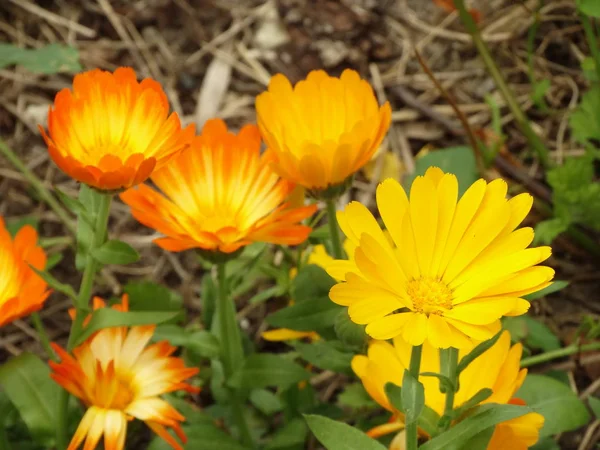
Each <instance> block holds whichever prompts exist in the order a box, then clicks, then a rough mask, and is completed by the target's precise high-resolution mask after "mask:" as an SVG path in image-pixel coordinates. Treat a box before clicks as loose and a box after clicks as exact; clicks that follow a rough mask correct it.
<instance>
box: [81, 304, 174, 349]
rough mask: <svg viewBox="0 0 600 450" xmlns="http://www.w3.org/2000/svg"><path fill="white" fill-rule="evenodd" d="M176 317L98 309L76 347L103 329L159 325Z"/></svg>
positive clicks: (145, 312)
mask: <svg viewBox="0 0 600 450" xmlns="http://www.w3.org/2000/svg"><path fill="white" fill-rule="evenodd" d="M175 316H177V312H173V311H143V312H142V311H129V312H122V311H117V310H114V309H112V308H101V309H97V310H96V311H94V312H93V313H92V317H91V318H90V321H89V323H88V324H87V326H86V327H85V328H84V329H83V331H82V332H81V334H80V335H79V336H77V341H76V344H75V345H76V346H77V345H80V344H81V343H83V342H84V341H85V340H86V339H87V338H89V337H90V336H91V335H92V334H94V333H95V332H96V331H100V330H101V329H103V328H111V327H129V326H140V325H152V324H159V323H163V322H167V321H169V320H171V319H173V318H174V317H175Z"/></svg>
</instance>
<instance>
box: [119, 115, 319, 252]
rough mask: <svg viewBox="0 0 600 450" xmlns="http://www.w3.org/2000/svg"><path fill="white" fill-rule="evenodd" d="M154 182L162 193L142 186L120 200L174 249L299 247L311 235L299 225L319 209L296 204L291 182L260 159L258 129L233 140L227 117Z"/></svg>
mask: <svg viewBox="0 0 600 450" xmlns="http://www.w3.org/2000/svg"><path fill="white" fill-rule="evenodd" d="M152 181H153V182H154V184H156V185H157V186H158V187H159V188H160V189H161V190H162V192H163V193H164V195H163V194H160V193H158V192H156V191H155V190H153V189H151V188H150V187H148V186H145V185H142V186H140V187H139V188H138V189H131V190H129V191H126V192H124V193H123V194H121V199H122V200H123V201H124V202H125V203H126V204H128V205H129V206H130V207H131V211H132V214H133V216H134V217H135V218H136V219H137V220H138V221H140V222H141V223H142V224H144V225H146V226H148V227H151V228H154V229H156V230H157V231H159V232H161V233H163V234H165V235H166V236H167V237H163V238H159V239H156V240H155V241H154V242H155V243H156V244H157V245H159V246H160V247H162V248H164V249H165V250H169V251H174V252H177V251H182V250H186V249H189V248H195V247H196V248H201V249H205V250H210V251H219V252H222V253H232V252H234V251H236V250H238V249H239V248H240V247H242V246H245V245H248V244H250V243H252V242H257V241H262V242H271V243H276V244H288V245H295V244H299V243H301V242H303V241H304V240H305V239H306V238H307V237H308V234H309V233H310V230H311V229H310V227H307V226H304V225H301V224H300V221H302V220H303V219H305V218H307V217H309V216H310V215H312V214H313V213H314V211H315V210H316V206H314V205H313V206H305V207H300V208H293V207H291V205H290V204H289V202H288V196H289V195H290V193H291V192H292V190H293V188H294V185H293V184H292V183H290V182H289V181H285V180H281V179H280V178H279V177H278V176H277V174H276V173H275V172H273V171H272V169H271V168H270V165H269V158H268V157H267V156H266V155H261V154H260V135H259V133H258V129H257V128H256V127H255V126H253V125H246V126H245V127H244V128H242V130H241V131H240V132H239V134H238V135H234V134H232V133H228V132H227V126H226V125H225V123H224V122H223V121H222V120H219V119H213V120H209V121H208V122H206V124H205V125H204V129H203V130H202V135H201V136H198V137H197V138H196V139H195V140H194V141H193V142H192V145H191V147H190V148H189V149H187V150H185V151H184V152H183V153H182V154H181V155H180V156H178V157H177V158H176V159H174V160H173V161H172V162H171V163H170V164H169V165H168V166H166V167H165V168H163V169H161V170H159V171H157V172H155V173H154V174H153V175H152Z"/></svg>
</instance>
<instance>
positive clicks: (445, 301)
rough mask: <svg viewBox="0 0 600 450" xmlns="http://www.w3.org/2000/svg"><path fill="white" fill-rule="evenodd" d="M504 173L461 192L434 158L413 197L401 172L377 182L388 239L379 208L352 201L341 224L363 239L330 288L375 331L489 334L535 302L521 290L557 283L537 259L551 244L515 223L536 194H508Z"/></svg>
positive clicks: (446, 340)
mask: <svg viewBox="0 0 600 450" xmlns="http://www.w3.org/2000/svg"><path fill="white" fill-rule="evenodd" d="M506 193H507V185H506V182H504V181H503V180H500V179H498V180H494V181H492V182H490V183H486V182H485V181H484V180H479V181H477V182H475V183H474V184H473V185H472V186H471V187H470V188H469V189H468V190H467V191H466V192H465V194H464V195H463V196H462V197H461V198H460V200H459V201H458V203H457V199H458V182H457V180H456V177H455V176H454V175H452V174H444V172H442V171H441V170H440V169H438V168H430V169H429V170H428V171H427V173H426V174H425V176H422V177H417V178H416V179H415V181H414V183H413V185H412V188H411V191H410V201H409V199H408V198H407V196H406V193H405V192H404V190H403V189H402V187H401V186H400V184H399V183H398V182H396V181H395V180H391V179H388V180H385V181H384V182H383V183H382V184H381V185H379V187H378V189H377V205H378V208H379V213H380V214H381V218H382V219H383V222H384V223H385V225H386V227H387V230H388V231H389V233H390V235H391V237H392V240H393V242H394V244H395V245H394V244H390V242H389V240H388V239H386V237H385V236H384V234H383V232H382V231H381V228H380V227H379V225H378V223H377V221H376V220H375V218H374V217H373V215H372V214H371V213H370V212H369V211H368V210H367V208H366V207H364V206H363V205H361V204H359V203H357V202H352V203H350V204H349V205H348V206H347V207H346V209H345V210H344V211H340V212H338V220H339V223H340V227H341V228H342V230H343V231H344V233H345V234H346V236H348V239H350V240H351V241H352V242H353V243H354V244H355V245H356V246H357V248H356V250H355V251H354V262H351V261H336V263H335V264H333V265H331V266H330V267H329V268H328V272H329V274H330V275H332V276H333V277H334V278H338V279H344V280H345V282H343V283H340V284H337V285H335V286H334V287H333V288H332V289H331V292H330V298H331V300H333V301H334V302H335V303H337V304H340V305H344V306H349V310H348V313H349V315H350V318H351V319H352V320H353V321H354V322H356V323H359V324H367V328H366V332H367V333H368V334H369V335H370V336H372V337H373V338H375V339H390V338H393V337H395V336H398V335H402V336H403V338H404V339H405V340H406V341H408V342H409V343H410V344H412V345H420V344H422V343H423V342H424V341H426V340H428V341H429V342H430V343H431V345H433V346H434V347H437V348H447V347H455V348H463V347H468V346H470V345H471V344H472V342H473V341H483V340H486V339H489V338H491V337H492V336H493V335H494V334H496V333H497V332H498V331H499V330H500V321H499V319H500V318H501V317H502V316H515V315H521V314H523V313H525V312H526V311H527V309H528V308H529V302H528V301H526V300H524V299H523V298H522V296H523V295H525V294H528V293H531V292H535V291H537V290H539V289H542V288H544V287H546V286H548V285H549V284H550V280H551V279H552V278H553V276H554V270H552V269H551V268H549V267H543V266H536V264H538V263H540V262H542V261H544V260H545V259H547V258H548V257H549V256H550V252H551V251H550V247H536V248H527V246H528V245H529V244H531V242H532V240H533V230H532V229H531V228H521V229H516V228H517V227H518V225H519V224H520V223H521V222H522V221H523V219H524V218H525V216H526V215H527V213H528V212H529V210H530V209H531V206H532V202H533V199H532V197H531V196H530V195H529V194H520V195H517V196H516V197H514V198H512V199H510V200H506Z"/></svg>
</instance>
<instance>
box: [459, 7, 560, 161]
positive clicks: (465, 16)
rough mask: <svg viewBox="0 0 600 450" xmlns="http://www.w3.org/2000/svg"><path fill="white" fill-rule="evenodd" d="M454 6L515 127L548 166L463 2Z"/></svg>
mask: <svg viewBox="0 0 600 450" xmlns="http://www.w3.org/2000/svg"><path fill="white" fill-rule="evenodd" d="M454 5H455V6H456V9H457V10H458V14H459V16H460V19H461V21H462V22H463V24H464V26H465V28H466V29H467V31H468V33H469V34H470V35H471V38H472V39H473V44H474V45H475V48H476V49H477V51H478V52H479V56H481V59H482V60H483V63H484V64H485V66H486V68H487V70H488V72H489V74H490V75H491V77H492V78H493V79H494V81H495V82H496V86H498V89H499V90H500V93H501V94H502V97H504V101H505V102H506V104H507V105H508V108H509V109H510V111H511V113H512V115H513V116H514V118H515V121H516V122H517V125H518V126H519V129H520V130H521V133H523V134H524V135H525V138H527V141H528V142H529V145H530V146H531V148H532V149H533V150H534V151H535V153H536V154H537V156H538V158H539V159H540V162H541V163H542V165H544V166H545V167H548V166H549V164H550V158H549V155H548V149H547V148H546V146H545V145H544V143H543V142H542V140H541V139H540V137H539V136H538V135H537V134H535V132H534V131H533V128H531V125H530V124H529V120H528V119H527V116H525V113H524V112H523V110H522V109H521V106H520V105H519V102H517V99H516V98H515V95H514V94H513V92H512V90H511V89H510V87H509V86H508V84H506V81H504V78H503V77H502V74H501V73H500V69H499V68H498V66H497V65H496V62H495V61H494V58H493V56H492V55H491V53H490V51H489V49H488V47H487V45H486V43H485V42H484V41H483V39H482V38H481V34H480V33H479V28H478V27H477V24H476V23H475V21H474V20H473V17H472V16H471V14H469V11H468V10H467V7H466V6H465V0H454Z"/></svg>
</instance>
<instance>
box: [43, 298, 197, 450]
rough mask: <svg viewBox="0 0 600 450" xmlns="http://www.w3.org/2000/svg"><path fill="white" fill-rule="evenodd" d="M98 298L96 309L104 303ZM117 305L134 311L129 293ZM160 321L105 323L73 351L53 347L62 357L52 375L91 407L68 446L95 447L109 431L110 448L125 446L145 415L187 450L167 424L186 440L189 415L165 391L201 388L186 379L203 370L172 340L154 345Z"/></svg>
mask: <svg viewBox="0 0 600 450" xmlns="http://www.w3.org/2000/svg"><path fill="white" fill-rule="evenodd" d="M104 307H105V304H104V302H103V301H102V300H101V299H99V298H95V299H94V309H98V308H104ZM113 308H115V309H118V310H120V311H127V310H128V302H127V296H126V295H125V296H123V300H122V303H121V304H119V305H115V306H114V307H113ZM155 328H156V326H155V325H146V326H137V327H131V328H128V327H113V328H104V329H102V330H100V331H99V332H97V333H96V334H94V335H93V336H92V337H90V338H89V339H88V340H86V341H85V342H84V343H83V344H81V345H80V346H79V347H77V348H75V350H73V356H71V355H70V354H69V353H67V352H66V351H64V350H63V349H62V348H60V347H59V346H58V345H56V344H53V345H52V347H53V348H54V350H55V351H56V353H57V354H58V356H59V357H60V358H61V360H62V361H61V362H60V363H55V362H50V367H51V369H52V373H51V375H50V376H51V377H52V378H53V379H54V380H55V381H56V382H57V383H58V384H60V385H61V386H62V387H63V388H64V389H66V390H67V391H69V392H70V393H71V394H73V395H75V396H76V397H78V398H79V399H80V400H81V401H82V402H83V403H84V404H85V406H86V407H87V411H86V413H85V415H84V417H83V419H82V420H81V423H80V424H79V427H78V428H77V431H76V432H75V435H74V436H73V439H72V440H71V443H70V444H69V447H68V449H67V450H76V449H78V448H79V446H80V445H81V444H82V443H83V441H84V440H85V441H86V442H85V448H86V449H94V448H96V446H97V445H98V442H99V441H100V439H101V438H102V436H104V448H105V449H106V450H122V449H123V448H124V445H125V438H126V436H127V422H128V421H130V420H132V419H134V418H135V419H139V420H142V421H144V422H145V423H146V425H148V426H149V427H150V428H151V429H152V430H153V431H154V432H155V433H156V434H158V435H159V436H160V437H162V438H163V439H164V440H165V441H167V442H168V443H169V444H170V445H171V447H173V448H174V449H176V450H183V447H182V446H181V444H179V442H177V440H176V439H175V438H174V437H173V436H171V434H170V433H169V432H168V431H167V428H172V429H173V430H174V431H175V433H176V434H177V436H178V437H179V438H180V439H181V441H182V442H184V443H185V441H186V437H185V434H184V433H183V430H182V429H181V422H183V421H184V420H185V418H184V417H183V416H182V415H181V414H180V413H179V412H177V410H176V409H175V408H173V407H172V406H171V405H170V404H169V403H167V402H166V401H165V400H163V399H161V398H160V395H162V394H166V393H168V392H174V391H178V390H185V391H188V392H192V393H197V392H198V391H199V390H198V389H197V388H195V387H193V386H190V385H189V384H187V383H185V382H184V380H186V379H187V378H189V377H191V376H193V375H195V374H196V373H198V368H188V367H185V365H184V362H183V360H182V359H180V358H175V357H172V356H170V355H171V354H173V352H174V351H175V350H176V348H175V347H172V346H171V345H169V343H168V342H167V341H161V342H157V343H156V344H152V345H148V344H149V342H150V338H151V337H152V335H153V334H154V330H155Z"/></svg>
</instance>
